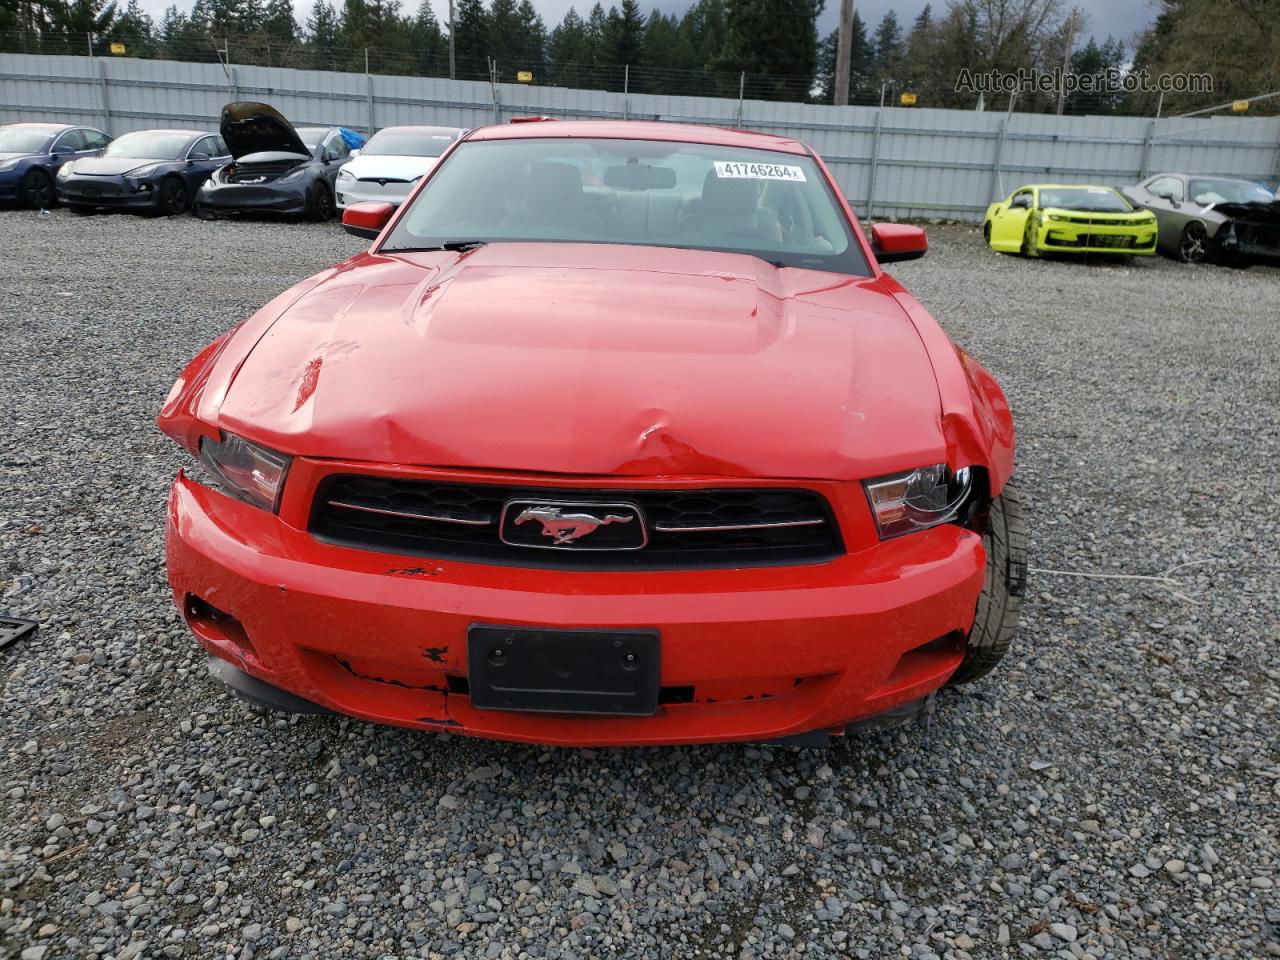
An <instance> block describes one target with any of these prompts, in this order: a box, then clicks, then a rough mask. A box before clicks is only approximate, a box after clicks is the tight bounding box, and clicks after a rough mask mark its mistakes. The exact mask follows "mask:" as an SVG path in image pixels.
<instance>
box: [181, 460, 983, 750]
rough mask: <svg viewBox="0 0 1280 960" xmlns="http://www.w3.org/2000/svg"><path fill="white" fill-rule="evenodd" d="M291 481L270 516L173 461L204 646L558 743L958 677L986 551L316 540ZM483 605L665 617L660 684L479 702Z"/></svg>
mask: <svg viewBox="0 0 1280 960" xmlns="http://www.w3.org/2000/svg"><path fill="white" fill-rule="evenodd" d="M291 483H292V480H291ZM290 498H291V494H290V492H289V491H288V490H286V502H285V503H284V504H282V507H281V516H279V517H277V516H275V515H272V514H268V513H265V512H264V511H261V510H258V509H256V508H254V507H250V506H248V505H245V504H242V503H239V502H237V501H233V500H231V499H229V498H227V497H226V496H224V495H222V494H221V493H218V492H215V491H212V490H210V489H208V488H206V487H203V486H200V485H199V484H197V483H194V482H193V481H191V480H190V479H188V478H187V477H185V476H183V475H182V474H179V476H178V478H177V479H176V480H175V482H174V484H173V487H172V490H171V492H170V497H169V505H168V525H167V537H166V543H167V553H168V566H169V579H170V584H171V586H172V588H173V592H174V598H175V601H176V602H177V604H178V606H179V608H180V609H181V610H182V611H183V614H184V616H185V618H186V620H187V623H188V624H189V626H190V627H191V629H192V630H193V632H194V633H195V634H196V637H197V638H198V639H199V641H200V643H201V644H202V645H203V646H204V647H205V648H206V649H207V650H208V651H209V652H210V653H211V654H213V655H214V656H215V657H218V658H221V659H223V660H226V661H228V662H229V663H232V664H233V665H234V666H236V667H237V668H238V669H240V670H243V671H244V672H246V673H248V674H250V675H251V676H254V677H257V678H259V679H261V680H263V681H265V682H266V683H269V684H271V685H272V686H275V687H278V688H280V689H282V690H285V691H288V692H290V693H292V694H294V695H296V696H299V697H302V698H303V699H305V700H307V701H310V702H312V703H315V704H318V705H320V706H322V707H325V708H328V709H330V710H334V711H337V712H340V713H344V714H348V715H351V716H355V717H359V718H362V719H365V720H369V721H373V722H377V723H386V724H393V725H397V726H403V727H416V728H420V729H425V730H437V731H446V730H447V731H452V732H455V733H463V734H469V735H473V736H479V737H490V738H497V739H503V740H515V741H526V742H535V743H544V744H554V745H565V746H568V745H639V744H662V743H666V744H674V743H704V742H716V741H733V740H768V739H775V738H784V737H791V736H796V735H800V734H804V733H808V732H811V731H829V732H832V733H839V732H842V731H843V730H844V728H845V726H846V725H847V724H848V723H849V722H850V721H853V720H858V719H861V718H865V717H870V716H874V715H876V714H880V713H883V712H885V711H888V710H891V709H893V708H894V707H897V706H900V705H901V704H904V703H908V702H910V701H913V700H917V699H919V698H920V697H922V696H924V695H926V694H928V693H930V692H932V691H934V690H936V689H938V688H939V687H941V686H942V685H943V684H944V683H945V682H946V681H947V679H948V678H949V677H950V675H951V673H952V672H953V671H954V670H955V669H956V667H957V666H958V665H959V663H960V660H961V656H962V647H963V639H962V638H963V636H964V635H965V634H966V633H967V631H968V629H969V627H970V625H971V623H972V619H973V614H974V606H975V603H976V600H977V597H978V593H979V591H980V589H981V586H982V578H983V569H984V562H985V560H984V552H983V548H982V542H981V539H980V538H979V537H978V536H977V535H976V534H974V533H972V532H971V531H968V530H964V529H961V528H959V527H955V526H943V527H938V528H935V529H933V530H929V531H925V532H923V533H919V534H914V535H911V536H908V537H903V538H900V539H897V540H891V541H888V542H885V543H882V544H877V545H876V546H874V547H871V548H867V549H861V550H858V551H856V552H853V553H850V554H847V555H844V556H842V557H840V558H839V559H837V560H834V561H831V562H829V563H822V564H812V565H808V566H791V567H772V568H748V569H730V570H650V571H644V572H640V571H626V572H604V571H581V572H579V571H566V570H557V569H527V568H513V567H506V566H503V567H496V566H488V565H484V564H475V563H460V562H454V561H442V560H434V559H428V560H424V559H423V558H411V557H404V556H397V555H393V554H384V553H379V552H373V551H365V550H355V549H350V548H346V547H339V546H333V545H329V544H325V543H322V542H320V541H319V540H317V539H315V538H314V537H312V536H311V535H310V534H309V533H307V532H306V531H305V529H302V528H301V527H300V526H298V525H295V522H294V521H295V518H296V517H301V518H303V519H302V521H301V523H302V525H305V516H306V509H307V508H306V506H305V505H299V504H298V503H297V502H295V503H294V504H292V505H291V504H290V503H289V500H290ZM472 624H506V625H529V626H544V627H567V628H572V627H596V628H604V629H610V628H614V629H625V628H634V627H643V628H653V629H657V630H658V631H660V634H661V684H662V688H663V691H664V697H663V700H664V702H663V703H662V705H661V706H659V708H658V711H657V713H656V714H654V715H652V716H643V717H630V716H625V717H624V716H581V715H574V716H568V715H558V714H542V713H538V714H535V713H512V712H502V711H492V710H480V709H477V708H475V707H473V706H472V705H471V702H470V698H469V696H468V694H467V692H466V691H467V662H468V660H467V628H468V627H469V626H470V625H472Z"/></svg>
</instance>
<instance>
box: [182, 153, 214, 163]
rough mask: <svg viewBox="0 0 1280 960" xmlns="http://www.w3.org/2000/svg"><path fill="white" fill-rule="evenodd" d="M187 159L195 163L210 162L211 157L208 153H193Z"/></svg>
mask: <svg viewBox="0 0 1280 960" xmlns="http://www.w3.org/2000/svg"><path fill="white" fill-rule="evenodd" d="M187 159H188V160H190V161H191V162H193V163H194V162H195V161H196V160H208V159H209V155H208V154H207V153H193V154H191V155H190V156H189V157H187Z"/></svg>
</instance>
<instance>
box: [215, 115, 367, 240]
mask: <svg viewBox="0 0 1280 960" xmlns="http://www.w3.org/2000/svg"><path fill="white" fill-rule="evenodd" d="M219 130H220V132H221V134H222V138H223V140H225V141H226V143H227V148H228V150H230V152H231V157H232V161H231V163H229V164H227V165H226V166H224V167H221V168H220V169H218V170H216V171H214V173H213V176H211V177H210V178H209V179H208V180H207V181H205V183H204V185H203V186H202V187H201V188H200V192H199V194H198V195H197V196H196V206H195V209H196V213H197V214H199V215H201V216H217V215H219V214H223V213H250V212H267V213H285V214H301V215H303V216H306V217H309V218H311V219H313V220H328V219H330V218H332V217H333V211H334V202H333V194H334V189H333V188H334V182H335V181H336V180H337V178H338V171H339V170H340V169H341V168H342V165H343V164H344V163H346V162H347V161H348V160H349V159H350V158H351V151H352V149H353V148H357V147H359V145H360V144H361V143H362V142H363V138H362V137H360V135H359V134H357V133H354V132H352V131H351V130H347V129H345V128H343V127H337V126H329V127H323V126H310V127H294V125H293V124H291V123H290V122H289V121H288V120H286V119H285V118H284V116H283V115H282V114H281V113H280V111H278V110H276V109H275V108H274V107H272V106H270V105H269V104H265V103H253V102H240V103H229V104H227V105H226V106H225V107H223V108H222V123H221V125H220V127H219Z"/></svg>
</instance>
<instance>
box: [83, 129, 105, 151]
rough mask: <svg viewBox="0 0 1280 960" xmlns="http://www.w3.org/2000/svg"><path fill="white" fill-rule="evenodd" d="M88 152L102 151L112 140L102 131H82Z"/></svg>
mask: <svg viewBox="0 0 1280 960" xmlns="http://www.w3.org/2000/svg"><path fill="white" fill-rule="evenodd" d="M80 132H81V133H82V134H83V135H84V145H85V149H86V150H101V149H102V148H103V147H105V146H106V145H107V144H109V143H110V142H111V138H110V137H108V136H107V135H106V134H105V133H103V132H102V131H100V130H82V131H80Z"/></svg>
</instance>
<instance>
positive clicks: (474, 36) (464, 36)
mask: <svg viewBox="0 0 1280 960" xmlns="http://www.w3.org/2000/svg"><path fill="white" fill-rule="evenodd" d="M453 26H454V30H455V31H456V32H457V36H456V37H455V38H454V41H453V51H454V56H455V58H456V59H457V62H458V79H459V80H487V79H488V77H489V71H488V66H487V64H486V62H485V57H487V56H488V55H489V50H488V47H489V12H488V11H487V10H485V8H484V3H483V0H456V2H455V3H454V7H453Z"/></svg>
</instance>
